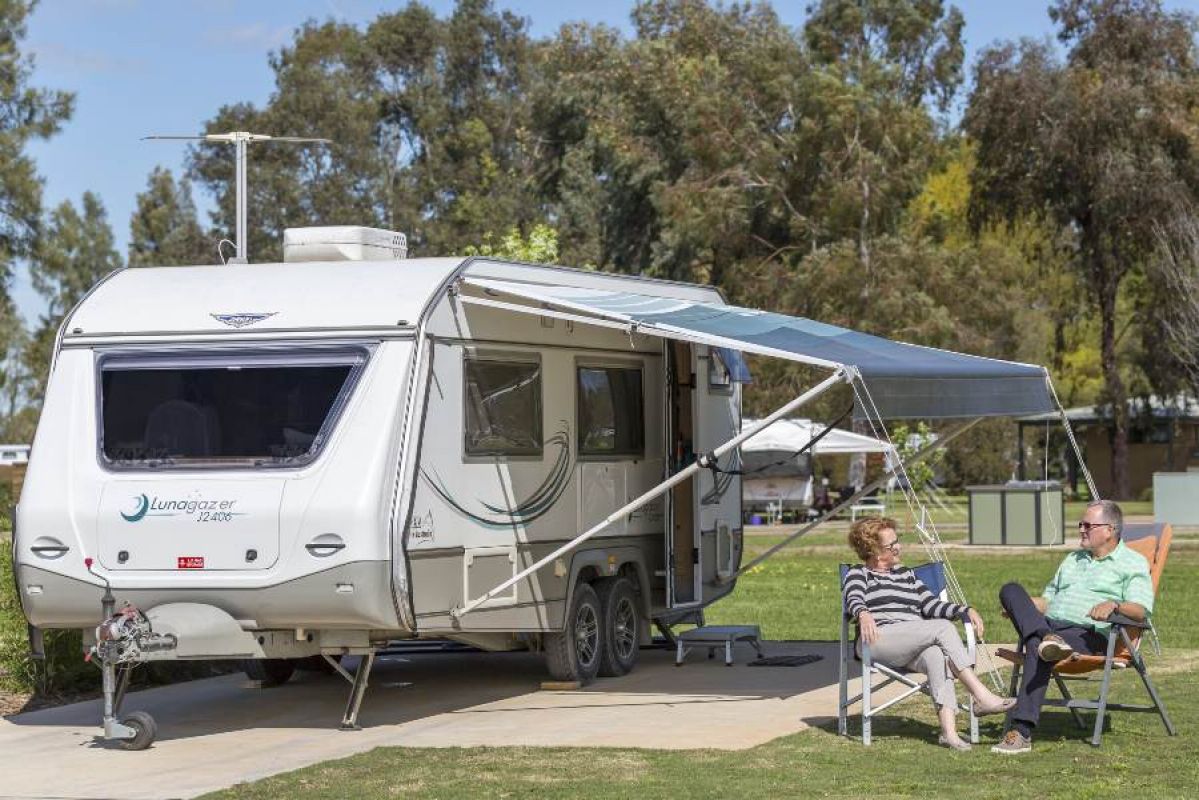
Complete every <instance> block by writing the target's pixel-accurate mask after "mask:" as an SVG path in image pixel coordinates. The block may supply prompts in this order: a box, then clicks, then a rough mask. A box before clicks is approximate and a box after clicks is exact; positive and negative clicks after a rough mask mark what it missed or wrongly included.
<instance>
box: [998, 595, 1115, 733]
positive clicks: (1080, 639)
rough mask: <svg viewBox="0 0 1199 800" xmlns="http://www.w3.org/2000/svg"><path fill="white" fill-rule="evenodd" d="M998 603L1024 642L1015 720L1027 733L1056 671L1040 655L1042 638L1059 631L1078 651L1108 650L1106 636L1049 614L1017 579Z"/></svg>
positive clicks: (1038, 716) (1037, 715) (1019, 728)
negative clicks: (1042, 609)
mask: <svg viewBox="0 0 1199 800" xmlns="http://www.w3.org/2000/svg"><path fill="white" fill-rule="evenodd" d="M999 603H1000V605H1002V606H1003V609H1004V611H1006V612H1007V613H1008V616H1009V617H1011V619H1012V624H1013V625H1015V626H1016V633H1018V634H1019V635H1020V641H1021V642H1023V643H1024V672H1023V674H1022V675H1021V678H1020V690H1019V691H1018V692H1017V693H1016V708H1015V709H1014V710H1013V711H1012V722H1013V723H1014V726H1015V728H1016V730H1018V731H1020V733H1022V734H1024V735H1025V736H1028V735H1030V731H1031V729H1032V728H1035V727H1036V726H1037V721H1038V720H1039V719H1040V718H1041V704H1042V703H1044V702H1045V690H1046V689H1048V688H1049V679H1050V677H1052V675H1053V664H1051V663H1050V662H1048V661H1042V660H1041V657H1040V656H1038V655H1037V646H1038V645H1040V644H1041V640H1042V639H1043V638H1044V637H1045V636H1046V635H1047V634H1050V633H1056V634H1057V635H1058V636H1060V637H1062V639H1064V640H1065V641H1066V643H1067V644H1069V645H1070V646H1071V647H1073V648H1074V652H1076V653H1104V652H1107V637H1106V636H1104V635H1102V634H1099V633H1096V632H1095V631H1093V630H1091V629H1090V628H1086V627H1083V626H1082V625H1077V624H1075V623H1073V622H1063V621H1062V620H1059V619H1052V618H1050V617H1046V616H1045V615H1044V614H1042V613H1041V612H1040V611H1038V610H1037V607H1036V606H1035V605H1033V602H1032V598H1031V597H1029V596H1028V592H1027V591H1025V589H1024V587H1023V586H1021V585H1020V584H1018V583H1009V584H1007V585H1005V586H1004V587H1003V589H1001V590H1000V592H999Z"/></svg>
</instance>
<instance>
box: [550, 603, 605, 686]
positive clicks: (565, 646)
mask: <svg viewBox="0 0 1199 800" xmlns="http://www.w3.org/2000/svg"><path fill="white" fill-rule="evenodd" d="M602 618H603V617H602V615H601V609H600V602H599V597H598V596H597V595H596V593H595V589H592V588H591V586H590V585H588V584H586V583H580V584H579V585H578V586H576V587H575V591H574V595H573V596H572V597H571V598H570V604H569V605H568V606H567V610H566V626H565V628H564V630H562V631H561V632H559V633H550V634H546V637H545V664H546V667H548V668H549V672H550V675H551V676H553V678H554V680H559V681H578V682H579V683H582V684H586V683H591V681H592V680H593V679H594V678H595V675H596V673H597V672H598V671H599V665H600V655H601V652H600V651H601V648H602V645H603V638H604V637H603V635H602V632H601V630H600V628H601V624H600V620H601V619H602Z"/></svg>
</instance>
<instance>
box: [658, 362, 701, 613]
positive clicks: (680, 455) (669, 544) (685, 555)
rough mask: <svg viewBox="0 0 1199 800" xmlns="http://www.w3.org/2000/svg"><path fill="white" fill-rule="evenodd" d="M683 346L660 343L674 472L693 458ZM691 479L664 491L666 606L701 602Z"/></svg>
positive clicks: (689, 375)
mask: <svg viewBox="0 0 1199 800" xmlns="http://www.w3.org/2000/svg"><path fill="white" fill-rule="evenodd" d="M695 349H696V348H695V347H693V346H692V345H690V344H688V343H687V342H678V341H668V342H666V351H667V352H666V364H667V368H666V382H667V392H666V419H667V425H666V431H667V441H666V446H667V463H668V464H669V470H668V471H669V472H670V474H672V475H673V474H674V473H676V472H678V471H679V470H681V469H683V468H684V467H686V466H687V465H688V464H690V463H691V462H692V461H694V460H695V452H696V450H695V431H696V411H697V404H696V391H695V390H696V386H695V384H696V381H695V375H696V369H695V367H696V361H697V360H696V354H695ZM696 486H697V484H696V478H695V477H692V478H691V479H690V480H686V481H683V482H682V483H680V484H679V485H678V486H675V487H674V488H673V489H671V490H670V494H669V500H668V502H667V517H666V523H667V535H666V600H667V605H668V606H669V607H671V608H678V607H680V606H690V605H695V604H697V603H699V602H700V601H701V600H702V599H703V582H702V581H703V571H702V569H701V567H702V561H703V560H702V558H701V547H702V542H701V539H700V531H699V525H697V524H696V523H697V522H698V520H699V498H698V496H697V493H696Z"/></svg>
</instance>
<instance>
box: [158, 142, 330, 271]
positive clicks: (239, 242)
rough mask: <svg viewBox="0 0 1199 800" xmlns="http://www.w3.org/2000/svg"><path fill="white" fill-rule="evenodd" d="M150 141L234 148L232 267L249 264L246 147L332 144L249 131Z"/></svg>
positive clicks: (230, 262) (230, 261) (230, 260)
mask: <svg viewBox="0 0 1199 800" xmlns="http://www.w3.org/2000/svg"><path fill="white" fill-rule="evenodd" d="M147 139H183V140H190V141H202V142H225V143H226V144H232V145H233V153H234V163H235V170H234V186H235V195H236V203H237V205H236V214H237V216H236V220H235V227H236V233H235V234H234V238H233V244H234V246H235V247H236V248H237V255H235V256H234V257H233V258H231V259H229V261H228V262H227V263H229V264H248V263H249V262H250V253H249V246H248V243H249V236H248V232H247V229H248V227H249V226H248V224H247V221H248V219H249V215H248V212H247V209H246V197H247V194H248V190H247V187H246V158H247V155H248V152H247V148H248V146H249V144H250V142H286V143H307V142H317V143H320V144H332V141H331V140H330V139H309V138H305V137H301V136H270V135H268V134H265V133H250V132H249V131H230V132H229V133H206V134H203V135H200V136H143V137H142V140H143V141H145V140H147Z"/></svg>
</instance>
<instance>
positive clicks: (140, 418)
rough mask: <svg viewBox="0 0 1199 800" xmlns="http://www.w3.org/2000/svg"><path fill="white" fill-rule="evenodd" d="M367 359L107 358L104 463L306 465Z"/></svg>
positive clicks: (347, 354) (246, 355)
mask: <svg viewBox="0 0 1199 800" xmlns="http://www.w3.org/2000/svg"><path fill="white" fill-rule="evenodd" d="M366 358H367V352H366V350H365V349H363V348H339V349H332V348H305V349H296V350H294V351H270V352H264V351H261V350H260V351H243V352H226V353H222V354H211V353H183V352H179V353H147V352H143V353H129V354H108V355H104V356H102V357H101V358H100V362H99V369H100V419H101V426H100V429H101V443H100V451H101V455H102V457H103V459H104V461H105V462H106V463H108V464H109V465H110V466H113V467H117V468H120V467H126V468H129V467H133V468H137V467H142V468H145V467H153V468H163V467H187V468H195V467H218V466H253V467H261V466H299V465H302V464H306V463H308V462H309V461H311V460H312V459H313V458H315V457H316V455H317V453H318V452H319V450H320V447H321V445H322V443H323V442H324V440H325V439H326V438H327V436H328V434H329V431H330V430H331V428H332V426H333V423H334V422H335V421H336V418H337V416H338V413H339V411H340V409H341V407H342V405H343V404H344V402H345V399H346V398H347V397H348V395H349V392H350V389H351V388H352V387H353V384H354V382H355V381H356V379H357V376H358V373H359V372H360V371H361V369H362V366H363V364H365V362H366Z"/></svg>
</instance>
